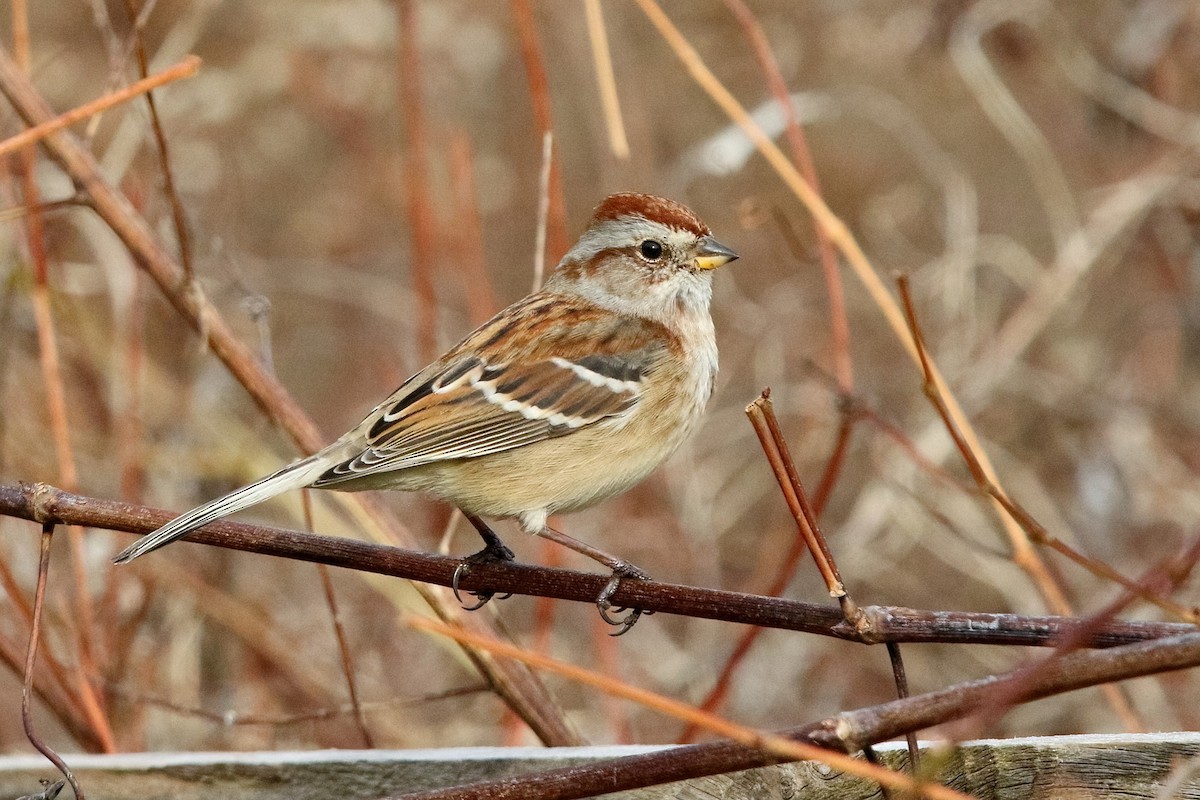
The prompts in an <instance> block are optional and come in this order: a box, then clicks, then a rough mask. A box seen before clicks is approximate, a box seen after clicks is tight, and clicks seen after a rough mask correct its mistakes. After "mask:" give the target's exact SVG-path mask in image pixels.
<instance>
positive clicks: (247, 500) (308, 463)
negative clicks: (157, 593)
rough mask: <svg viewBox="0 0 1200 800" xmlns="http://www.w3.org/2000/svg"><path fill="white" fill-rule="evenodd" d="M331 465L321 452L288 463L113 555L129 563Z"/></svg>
mask: <svg viewBox="0 0 1200 800" xmlns="http://www.w3.org/2000/svg"><path fill="white" fill-rule="evenodd" d="M328 468H329V463H328V456H324V455H323V454H321V453H318V454H316V455H314V456H309V457H308V458H305V459H302V460H300V461H296V462H293V463H291V464H288V465H287V466H286V467H284V468H283V469H281V470H279V471H278V472H276V473H274V474H272V475H268V476H267V477H265V478H263V479H262V480H259V481H255V482H254V483H252V484H250V485H249V486H243V487H242V488H241V489H236V490H234V491H232V492H230V493H229V494H227V495H225V496H224V497H218V498H217V499H216V500H213V501H211V502H208V503H205V504H204V505H202V506H199V507H198V508H193V509H192V510H191V511H189V512H187V513H186V514H183V515H182V516H179V517H176V518H175V519H173V520H171V521H170V522H168V523H167V524H166V525H163V526H162V527H161V528H159V529H158V530H156V531H154V532H153V533H151V534H148V535H147V536H146V537H145V538H143V539H140V540H138V541H137V542H135V543H134V544H132V545H130V546H129V547H126V548H125V549H124V550H122V551H121V552H120V553H118V554H117V555H116V557H115V558H113V563H116V564H126V563H128V562H130V561H133V560H134V559H135V558H137V557H138V556H142V555H145V554H146V553H149V552H150V551H151V550H157V549H158V548H160V547H162V546H163V545H167V544H170V543H171V542H173V541H175V540H176V539H179V538H180V537H183V536H187V535H188V534H189V533H191V532H192V531H194V530H196V529H197V528H200V527H203V526H204V525H207V524H208V523H210V522H212V521H213V520H216V519H220V518H221V517H224V516H226V515H227V514H233V513H234V512H237V511H241V510H242V509H243V508H249V507H250V506H253V505H258V504H259V503H261V502H263V501H264V500H269V499H271V498H272V497H274V496H275V495H278V494H283V493H284V492H286V491H289V490H291V489H299V488H301V487H302V486H308V485H309V484H310V483H312V482H313V481H315V480H316V479H317V477H318V476H320V475H321V473H323V472H324V471H325V470H327V469H328Z"/></svg>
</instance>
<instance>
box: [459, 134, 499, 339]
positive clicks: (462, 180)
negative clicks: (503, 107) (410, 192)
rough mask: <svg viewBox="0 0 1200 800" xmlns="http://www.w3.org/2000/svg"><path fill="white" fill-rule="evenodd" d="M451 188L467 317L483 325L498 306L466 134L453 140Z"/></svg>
mask: <svg viewBox="0 0 1200 800" xmlns="http://www.w3.org/2000/svg"><path fill="white" fill-rule="evenodd" d="M450 186H451V189H452V190H453V194H454V219H455V220H456V221H457V224H456V225H455V226H454V227H455V233H456V234H457V236H458V254H459V259H458V260H459V262H460V263H461V264H462V272H461V274H462V278H463V286H464V291H465V293H466V296H467V309H468V312H469V313H468V316H469V317H470V319H471V324H472V325H476V326H478V325H482V324H483V323H484V322H487V321H488V320H489V319H490V318H491V316H492V314H495V313H496V310H497V309H498V308H499V303H497V302H496V292H495V290H494V289H493V288H492V279H491V275H489V274H488V268H487V256H486V254H485V252H484V249H483V223H482V221H481V220H480V218H479V196H478V192H477V191H476V188H475V159H474V156H473V155H472V153H471V140H470V138H469V137H468V136H467V134H466V133H465V132H463V131H455V132H454V134H453V135H452V136H451V137H450Z"/></svg>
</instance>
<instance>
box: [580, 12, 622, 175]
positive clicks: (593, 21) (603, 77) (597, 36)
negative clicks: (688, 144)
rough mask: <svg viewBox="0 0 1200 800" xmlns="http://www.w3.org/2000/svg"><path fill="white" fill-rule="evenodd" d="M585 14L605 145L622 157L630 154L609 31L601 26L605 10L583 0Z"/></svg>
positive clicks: (615, 154)
mask: <svg viewBox="0 0 1200 800" xmlns="http://www.w3.org/2000/svg"><path fill="white" fill-rule="evenodd" d="M583 10H584V12H585V14H586V16H587V28H588V39H589V40H590V41H591V43H592V61H593V64H594V65H595V68H596V85H597V86H598V87H599V88H600V108H601V109H603V111H604V125H605V127H606V128H607V129H608V146H609V149H611V150H612V154H613V155H614V156H616V157H617V158H619V159H621V160H625V159H627V158H629V139H628V138H627V137H626V136H625V123H624V122H623V121H622V120H621V101H620V100H619V99H618V98H617V81H616V78H614V77H613V65H612V53H610V52H609V50H608V33H607V32H605V30H604V11H603V10H602V9H601V6H600V0H583Z"/></svg>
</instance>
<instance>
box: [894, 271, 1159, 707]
mask: <svg viewBox="0 0 1200 800" xmlns="http://www.w3.org/2000/svg"><path fill="white" fill-rule="evenodd" d="M897 285H898V286H899V289H900V298H901V301H902V302H903V304H904V312H905V316H906V317H907V319H908V326H909V332H910V334H911V336H912V340H913V343H914V345H915V346H916V348H917V357H918V361H919V363H920V365H921V371H922V373H923V374H924V377H925V380H924V382H923V384H922V387H923V389H924V392H925V396H926V397H928V398H929V401H930V403H932V404H933V406H934V408H935V409H936V410H937V412H938V415H939V416H940V417H941V419H942V423H943V424H944V425H945V428H946V431H947V433H949V434H950V437H951V438H952V439H953V440H954V444H955V446H956V447H957V448H958V451H959V453H961V454H962V457H963V460H964V461H966V462H967V468H968V470H969V471H970V472H971V476H972V477H973V478H974V479H975V482H976V484H977V485H978V486H979V488H980V490H981V491H982V492H984V493H985V494H987V495H988V496H989V497H994V495H993V494H992V492H991V490H992V489H995V491H996V494H1003V492H1001V491H1000V490H999V487H997V486H996V484H995V482H994V481H993V480H992V477H991V474H990V473H989V472H988V471H987V470H986V469H985V468H984V466H983V463H982V459H981V458H980V456H979V453H978V451H977V450H976V449H975V448H973V447H972V445H971V442H969V441H968V440H967V437H966V436H964V435H963V432H962V430H961V429H960V428H959V426H958V425H957V424H956V421H955V419H954V417H953V415H952V414H951V413H950V409H949V406H948V405H947V402H946V396H945V394H944V393H943V391H942V390H943V387H942V385H941V384H940V383H939V382H938V380H937V371H936V368H935V367H934V366H933V361H932V360H931V359H930V358H929V353H928V351H927V350H926V348H925V335H924V332H923V331H922V329H921V325H920V322H919V321H918V320H917V311H916V307H915V306H914V304H913V299H912V292H911V291H910V290H909V285H908V276H907V275H900V276H898V277H897ZM1000 507H1001V508H1003V509H1005V511H1006V515H1007V507H1006V506H1004V505H1000ZM1006 518H1008V519H1012V520H1014V522H1015V521H1016V518H1015V517H1013V516H1011V515H1007V517H1006ZM1022 530H1024V529H1022ZM1054 585H1055V586H1057V582H1055V583H1054ZM1061 603H1062V604H1063V606H1064V607H1065V608H1067V609H1069V608H1070V605H1069V604H1068V603H1067V601H1066V598H1065V597H1064V598H1062V600H1061ZM1101 691H1102V692H1103V693H1104V695H1105V697H1106V699H1107V700H1108V702H1109V704H1110V705H1112V707H1113V710H1114V711H1115V712H1116V713H1117V715H1118V716H1120V717H1121V718H1122V720H1123V721H1124V723H1125V725H1126V727H1127V728H1130V729H1132V730H1139V729H1145V725H1144V723H1142V721H1141V719H1140V718H1139V717H1138V715H1137V713H1136V711H1135V710H1134V709H1133V707H1132V705H1131V704H1130V703H1129V701H1128V699H1127V698H1126V697H1125V696H1124V694H1122V692H1121V691H1120V689H1118V688H1117V687H1115V686H1102V687H1101Z"/></svg>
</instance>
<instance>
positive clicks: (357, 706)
mask: <svg viewBox="0 0 1200 800" xmlns="http://www.w3.org/2000/svg"><path fill="white" fill-rule="evenodd" d="M300 499H301V502H302V503H303V505H304V526H305V527H306V528H308V529H309V530H312V529H313V519H312V517H313V514H312V496H311V495H310V494H309V492H308V490H307V489H305V490H304V491H303V492H301V493H300ZM317 574H318V575H320V576H321V588H322V589H323V590H324V592H325V604H326V605H327V606H328V607H329V617H330V621H331V622H332V623H333V633H334V636H335V637H336V638H337V644H338V652H339V653H340V654H341V656H342V675H343V677H345V679H346V692H347V694H349V695H350V707H351V708H353V709H354V722H355V724H356V725H358V733H359V735H360V736H362V739H363V744H364V745H366V747H367V749H368V750H374V749H375V740H374V738H372V736H371V729H370V728H368V727H367V716H366V714H364V713H363V708H362V704H361V703H360V702H359V700H358V681H357V680H356V679H355V677H354V676H355V674H356V671H355V669H354V657H353V654H352V653H351V652H350V642H349V640H348V639H347V637H346V626H345V625H343V624H342V615H341V612H340V611H339V610H338V602H337V595H336V594H335V593H334V591H333V578H331V577H330V575H329V567H327V566H325V565H324V564H317Z"/></svg>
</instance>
